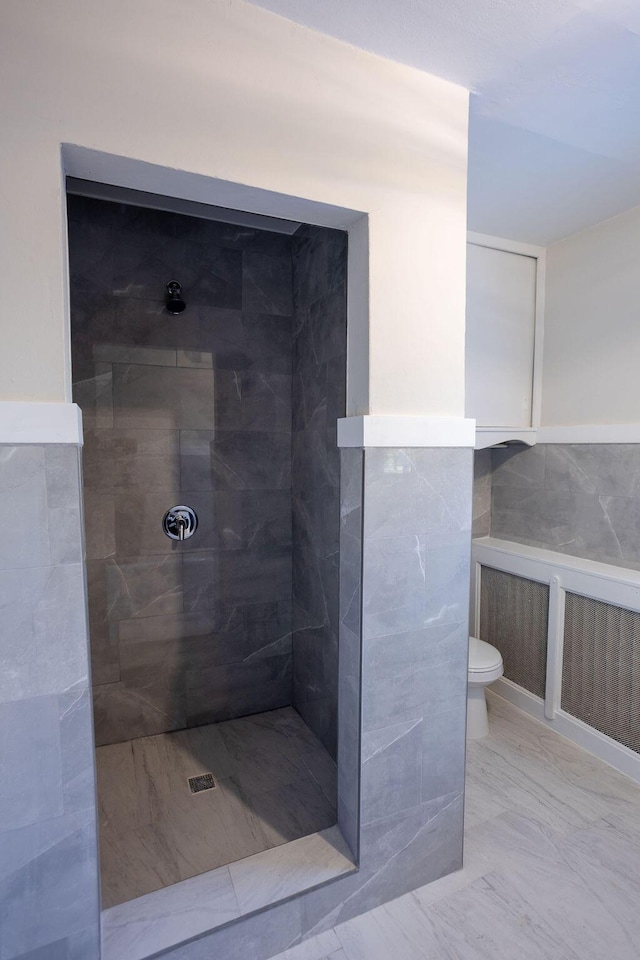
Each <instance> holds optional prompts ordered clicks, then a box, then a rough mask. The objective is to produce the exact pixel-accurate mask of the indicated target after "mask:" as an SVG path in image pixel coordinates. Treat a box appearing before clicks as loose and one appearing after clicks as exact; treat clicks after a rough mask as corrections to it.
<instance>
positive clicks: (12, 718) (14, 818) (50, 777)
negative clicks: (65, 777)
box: [0, 696, 64, 833]
mask: <svg viewBox="0 0 640 960" xmlns="http://www.w3.org/2000/svg"><path fill="white" fill-rule="evenodd" d="M0 771H1V773H0V833H1V832H4V831H7V830H14V829H16V828H18V827H25V826H27V825H29V824H35V823H38V822H39V821H41V820H49V819H52V818H54V817H59V816H61V815H62V814H63V812H64V804H63V795H62V757H61V752H60V729H59V726H58V702H57V699H56V698H55V697H52V696H49V697H32V698H30V699H28V700H17V701H14V702H13V703H2V704H0Z"/></svg>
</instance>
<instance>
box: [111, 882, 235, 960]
mask: <svg viewBox="0 0 640 960" xmlns="http://www.w3.org/2000/svg"><path fill="white" fill-rule="evenodd" d="M239 912H240V910H239V907H238V901H237V897H236V894H235V891H234V889H233V884H232V883H231V877H230V875H229V869H228V867H219V868H218V869H217V870H211V871H209V872H207V873H206V874H204V875H203V876H200V877H192V878H190V879H188V880H182V881H181V882H180V883H178V884H175V885H174V886H173V887H171V889H169V890H166V889H165V890H161V891H156V892H155V893H154V895H153V896H146V897H138V898H137V899H136V900H133V901H131V902H129V903H123V904H119V905H118V906H115V907H111V908H110V909H108V910H105V911H104V912H103V915H102V929H103V960H121V958H122V957H123V956H126V957H127V958H128V960H143V958H145V957H148V956H149V954H150V953H152V952H155V951H156V950H162V949H164V948H165V947H167V946H171V945H173V944H175V943H176V941H180V940H188V939H189V938H190V937H193V936H197V935H198V934H200V933H201V932H202V931H203V930H206V929H211V928H213V927H215V926H218V925H220V924H223V923H228V922H229V921H230V920H233V919H234V918H235V917H237V916H238V915H239Z"/></svg>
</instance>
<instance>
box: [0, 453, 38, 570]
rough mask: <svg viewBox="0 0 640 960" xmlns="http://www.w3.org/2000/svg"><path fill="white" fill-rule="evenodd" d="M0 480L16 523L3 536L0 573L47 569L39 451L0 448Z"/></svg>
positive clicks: (7, 524) (6, 528)
mask: <svg viewBox="0 0 640 960" xmlns="http://www.w3.org/2000/svg"><path fill="white" fill-rule="evenodd" d="M0 476H1V477H2V489H3V491H4V495H5V497H9V498H10V503H11V511H12V514H13V517H14V518H15V522H7V523H6V524H5V531H4V534H3V538H2V540H3V543H2V553H1V555H0V569H3V570H6V569H10V568H14V567H38V566H45V565H48V564H49V562H50V553H49V523H48V506H47V483H46V475H45V457H44V450H43V448H42V447H37V446H20V447H10V446H6V445H3V446H1V447H0Z"/></svg>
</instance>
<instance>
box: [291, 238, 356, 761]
mask: <svg viewBox="0 0 640 960" xmlns="http://www.w3.org/2000/svg"><path fill="white" fill-rule="evenodd" d="M346 279H347V235H346V234H345V233H344V232H342V231H339V230H328V229H324V228H320V227H308V226H305V227H301V228H300V229H299V230H298V231H297V233H296V234H295V235H294V237H293V299H294V310H295V320H294V353H293V446H292V450H293V456H292V494H293V704H294V706H295V707H296V709H297V710H298V711H299V712H300V714H301V715H302V717H303V718H304V720H305V721H306V722H307V724H308V725H309V727H310V728H311V729H312V730H313V732H314V733H315V734H316V736H317V737H318V739H319V740H321V741H322V743H323V744H324V746H325V747H326V748H327V750H329V752H330V753H331V754H332V756H333V757H335V756H336V749H337V700H338V638H339V630H340V624H339V589H340V586H339V579H340V571H339V566H340V564H339V534H340V452H339V450H338V447H337V442H336V424H337V420H338V418H339V417H344V416H345V405H346V349H347V345H346V338H347V296H346Z"/></svg>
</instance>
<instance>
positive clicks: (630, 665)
mask: <svg viewBox="0 0 640 960" xmlns="http://www.w3.org/2000/svg"><path fill="white" fill-rule="evenodd" d="M561 705H562V709H563V710H565V711H566V712H567V713H570V714H572V716H574V717H578V719H579V720H582V721H584V723H588V724H589V725H590V726H592V727H595V729H596V730H599V731H600V732H601V733H604V734H606V735H607V736H608V737H612V738H613V739H614V740H617V741H618V743H622V744H624V746H626V747H629V748H630V749H631V750H635V751H636V753H640V613H635V612H634V611H632V610H626V609H624V608H623V607H616V606H613V605H612V604H609V603H603V602H602V601H600V600H592V599H590V598H589V597H581V596H579V595H578V594H574V593H567V596H566V606H565V619H564V655H563V665H562V700H561Z"/></svg>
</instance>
